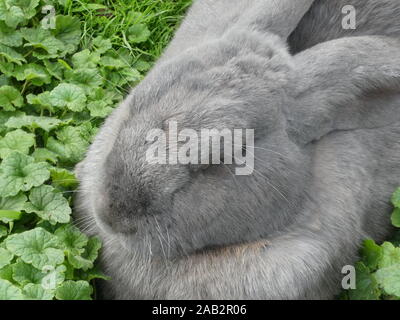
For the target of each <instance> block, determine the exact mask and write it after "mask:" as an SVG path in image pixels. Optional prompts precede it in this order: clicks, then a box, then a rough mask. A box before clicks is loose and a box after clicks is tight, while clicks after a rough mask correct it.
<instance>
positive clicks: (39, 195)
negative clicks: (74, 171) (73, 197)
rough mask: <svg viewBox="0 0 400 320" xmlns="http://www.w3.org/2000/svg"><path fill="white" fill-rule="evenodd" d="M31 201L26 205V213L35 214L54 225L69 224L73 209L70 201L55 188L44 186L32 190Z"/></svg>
mask: <svg viewBox="0 0 400 320" xmlns="http://www.w3.org/2000/svg"><path fill="white" fill-rule="evenodd" d="M29 200H30V202H28V203H27V204H26V205H25V211H26V212H34V213H36V214H37V215H38V216H39V217H40V218H42V219H43V220H48V221H49V222H50V223H52V224H56V223H67V222H69V220H70V215H71V208H70V206H69V204H68V201H67V199H65V198H64V197H63V195H62V194H61V193H59V192H56V191H55V189H54V188H53V187H51V186H48V185H42V186H40V187H37V188H34V189H32V190H31V192H30V194H29Z"/></svg>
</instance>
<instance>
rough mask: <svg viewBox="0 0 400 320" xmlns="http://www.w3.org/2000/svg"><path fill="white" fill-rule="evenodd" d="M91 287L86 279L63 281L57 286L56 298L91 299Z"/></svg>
mask: <svg viewBox="0 0 400 320" xmlns="http://www.w3.org/2000/svg"><path fill="white" fill-rule="evenodd" d="M92 291H93V290H92V288H91V286H90V284H89V282H87V281H71V280H69V281H65V282H64V283H63V284H62V285H61V286H60V287H58V288H57V291H56V298H57V299H58V300H91V294H92Z"/></svg>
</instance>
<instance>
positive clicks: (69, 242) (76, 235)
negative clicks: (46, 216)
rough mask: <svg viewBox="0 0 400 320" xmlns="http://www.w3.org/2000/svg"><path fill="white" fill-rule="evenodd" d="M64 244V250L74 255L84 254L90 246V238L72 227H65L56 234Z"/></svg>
mask: <svg viewBox="0 0 400 320" xmlns="http://www.w3.org/2000/svg"><path fill="white" fill-rule="evenodd" d="M54 234H55V235H56V236H57V237H58V238H59V239H60V242H61V243H62V244H63V246H64V249H65V250H67V251H68V252H71V253H73V254H82V253H83V252H84V251H85V249H84V247H85V246H86V245H87V244H88V238H87V237H86V236H85V235H84V234H83V233H82V232H80V231H79V229H78V228H76V227H74V226H72V225H65V226H62V227H60V228H58V229H57V230H56V232H55V233H54Z"/></svg>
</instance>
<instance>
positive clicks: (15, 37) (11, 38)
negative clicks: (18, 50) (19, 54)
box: [0, 21, 22, 47]
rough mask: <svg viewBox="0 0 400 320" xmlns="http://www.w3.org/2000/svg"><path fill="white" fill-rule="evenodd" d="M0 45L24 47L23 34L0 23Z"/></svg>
mask: <svg viewBox="0 0 400 320" xmlns="http://www.w3.org/2000/svg"><path fill="white" fill-rule="evenodd" d="M0 43H1V44H4V45H6V46H9V47H19V46H21V45H22V36H21V33H20V32H19V31H17V30H14V28H10V27H8V26H7V25H6V24H5V23H4V22H2V21H0Z"/></svg>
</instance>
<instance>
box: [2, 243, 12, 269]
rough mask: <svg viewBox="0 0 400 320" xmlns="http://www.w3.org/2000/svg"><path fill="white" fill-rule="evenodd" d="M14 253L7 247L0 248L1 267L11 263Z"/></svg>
mask: <svg viewBox="0 0 400 320" xmlns="http://www.w3.org/2000/svg"><path fill="white" fill-rule="evenodd" d="M13 257H14V255H13V254H12V253H11V252H10V251H8V250H7V249H4V248H0V269H2V268H3V267H5V266H7V265H9V264H10V262H11V260H12V259H13Z"/></svg>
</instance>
